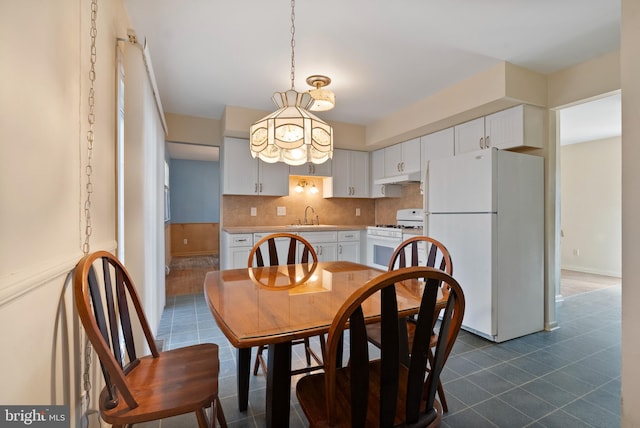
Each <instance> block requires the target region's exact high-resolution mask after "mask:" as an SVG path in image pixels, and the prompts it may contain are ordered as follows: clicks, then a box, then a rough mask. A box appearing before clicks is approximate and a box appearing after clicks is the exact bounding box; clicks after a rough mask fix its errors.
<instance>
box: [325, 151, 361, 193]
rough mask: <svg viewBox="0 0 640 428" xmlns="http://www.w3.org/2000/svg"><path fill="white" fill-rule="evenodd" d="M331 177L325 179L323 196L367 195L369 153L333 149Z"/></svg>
mask: <svg viewBox="0 0 640 428" xmlns="http://www.w3.org/2000/svg"><path fill="white" fill-rule="evenodd" d="M332 164H333V177H331V178H328V179H325V181H324V184H323V191H324V197H325V198H332V197H333V198H368V197H369V153H367V152H359V151H354V150H342V149H335V150H334V151H333V162H332Z"/></svg>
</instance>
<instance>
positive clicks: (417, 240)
mask: <svg viewBox="0 0 640 428" xmlns="http://www.w3.org/2000/svg"><path fill="white" fill-rule="evenodd" d="M408 266H428V267H433V268H436V269H440V270H442V271H444V272H446V273H448V274H449V275H453V264H452V263H451V256H450V255H449V251H448V250H447V248H446V247H445V246H444V244H442V242H440V241H438V240H436V239H433V238H430V237H428V236H414V237H412V238H409V239H407V240H405V241H404V242H402V244H400V245H399V246H398V248H396V250H395V251H394V252H393V254H392V255H391V259H390V261H389V268H388V270H389V271H392V270H395V269H400V268H403V267H408ZM448 292H449V291H448V289H447V288H446V287H445V288H443V289H442V295H443V298H446V296H447V293H448ZM436 318H437V314H436ZM406 322H407V324H406V330H407V334H408V345H409V346H411V342H412V341H413V334H414V329H415V322H414V320H413V319H412V318H407V319H406ZM380 334H381V333H380V324H379V323H373V324H367V335H368V337H369V341H370V342H371V343H372V344H374V345H376V346H377V347H380ZM437 342H438V336H437V335H436V334H434V335H432V336H431V341H430V344H429V348H433V347H434V346H436V343H437ZM402 352H408V349H407V350H402ZM429 355H431V352H429ZM447 357H448V353H447ZM445 358H446V357H445ZM438 395H439V396H440V402H441V404H442V408H443V409H444V411H445V412H448V411H449V406H448V405H447V399H446V397H445V395H444V388H443V387H442V382H438Z"/></svg>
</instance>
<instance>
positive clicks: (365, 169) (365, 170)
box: [349, 151, 369, 198]
mask: <svg viewBox="0 0 640 428" xmlns="http://www.w3.org/2000/svg"><path fill="white" fill-rule="evenodd" d="M349 176H350V182H351V197H352V198H368V197H369V153H367V152H358V151H352V152H350V154H349Z"/></svg>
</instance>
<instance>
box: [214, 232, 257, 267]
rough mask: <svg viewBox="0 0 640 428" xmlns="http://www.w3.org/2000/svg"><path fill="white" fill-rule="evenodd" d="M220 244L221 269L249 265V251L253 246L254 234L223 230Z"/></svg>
mask: <svg viewBox="0 0 640 428" xmlns="http://www.w3.org/2000/svg"><path fill="white" fill-rule="evenodd" d="M221 244H222V245H221V246H220V248H221V251H220V270H227V269H239V268H244V267H247V261H248V260H249V253H250V252H251V248H253V234H251V233H227V232H224V231H223V232H222V243H221Z"/></svg>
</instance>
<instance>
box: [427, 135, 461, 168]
mask: <svg viewBox="0 0 640 428" xmlns="http://www.w3.org/2000/svg"><path fill="white" fill-rule="evenodd" d="M420 143H421V144H422V152H421V158H422V167H423V168H424V167H425V166H426V163H427V162H428V161H430V160H434V159H442V158H448V157H451V156H453V128H447V129H443V130H442V131H438V132H434V133H432V134H429V135H425V136H423V137H421V138H420Z"/></svg>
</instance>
